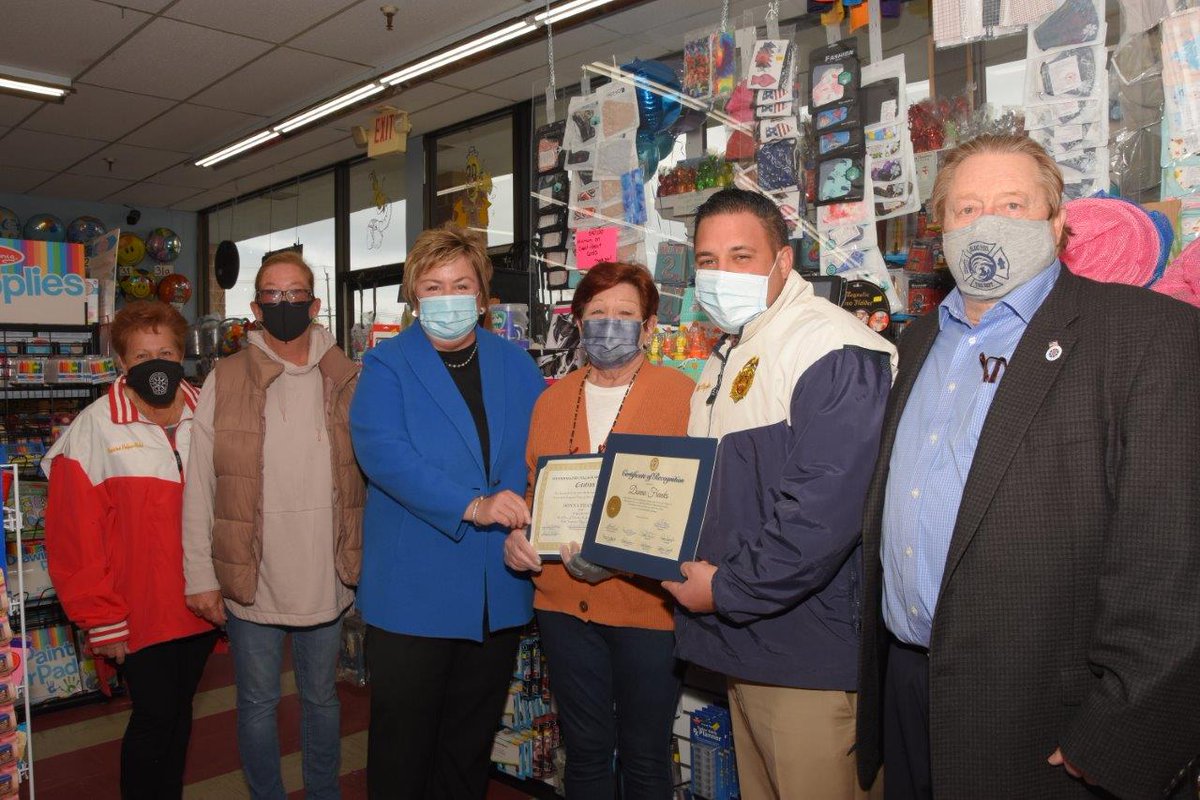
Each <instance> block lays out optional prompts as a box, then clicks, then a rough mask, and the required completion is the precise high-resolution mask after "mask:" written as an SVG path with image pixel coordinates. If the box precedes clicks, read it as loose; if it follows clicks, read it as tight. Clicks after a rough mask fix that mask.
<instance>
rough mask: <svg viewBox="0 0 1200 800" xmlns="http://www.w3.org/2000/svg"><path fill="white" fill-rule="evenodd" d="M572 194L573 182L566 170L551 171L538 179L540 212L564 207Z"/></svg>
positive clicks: (538, 206)
mask: <svg viewBox="0 0 1200 800" xmlns="http://www.w3.org/2000/svg"><path fill="white" fill-rule="evenodd" d="M570 195H571V184H570V181H569V180H568V178H567V173H565V172H551V173H549V174H547V175H542V176H540V177H539V178H538V179H537V208H538V213H539V214H540V213H542V212H544V211H547V210H550V209H553V208H559V207H562V206H563V205H564V204H565V203H566V202H567V198H568V197H570Z"/></svg>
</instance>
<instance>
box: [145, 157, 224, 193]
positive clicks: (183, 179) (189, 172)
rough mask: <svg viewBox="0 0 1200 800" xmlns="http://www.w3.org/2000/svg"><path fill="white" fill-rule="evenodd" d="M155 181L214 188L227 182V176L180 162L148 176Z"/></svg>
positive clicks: (186, 186)
mask: <svg viewBox="0 0 1200 800" xmlns="http://www.w3.org/2000/svg"><path fill="white" fill-rule="evenodd" d="M150 177H151V179H152V180H153V181H154V182H155V183H161V184H164V185H166V186H180V187H185V188H189V189H194V190H199V189H215V188H216V187H218V186H220V185H221V184H223V183H228V182H229V178H228V177H227V176H225V175H220V174H218V173H217V172H214V171H213V170H211V169H204V168H202V167H197V166H196V165H194V164H192V163H191V162H188V163H187V164H180V165H178V166H175V167H171V168H169V169H165V170H163V171H162V172H158V173H155V174H154V175H151V176H150Z"/></svg>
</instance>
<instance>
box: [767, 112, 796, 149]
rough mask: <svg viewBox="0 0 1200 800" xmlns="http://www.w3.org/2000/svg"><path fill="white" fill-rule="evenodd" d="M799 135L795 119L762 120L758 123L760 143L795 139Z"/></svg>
mask: <svg viewBox="0 0 1200 800" xmlns="http://www.w3.org/2000/svg"><path fill="white" fill-rule="evenodd" d="M799 135H800V123H799V122H798V121H797V119H796V118H795V117H780V118H779V119H769V120H763V121H762V122H760V123H758V140H759V141H760V142H764V143H765V142H777V141H781V140H783V139H795V138H797V137H798V136H799Z"/></svg>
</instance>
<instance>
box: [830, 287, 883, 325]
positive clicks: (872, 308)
mask: <svg viewBox="0 0 1200 800" xmlns="http://www.w3.org/2000/svg"><path fill="white" fill-rule="evenodd" d="M842 308H844V309H846V310H847V311H849V312H850V313H851V314H853V315H854V316H855V317H857V318H858V320H859V321H860V322H862V323H863V324H864V325H867V326H868V327H870V328H871V330H873V331H875V332H876V333H883V332H884V331H885V330H887V328H888V326H889V325H891V324H892V316H891V308H890V306H889V304H888V302H887V297H886V296H885V295H884V291H883V288H882V287H880V286H877V285H875V284H874V283H871V282H870V281H865V280H852V281H850V282H849V283H847V284H846V293H845V297H844V298H843V299H842Z"/></svg>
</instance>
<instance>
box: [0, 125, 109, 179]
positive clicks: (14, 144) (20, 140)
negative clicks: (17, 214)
mask: <svg viewBox="0 0 1200 800" xmlns="http://www.w3.org/2000/svg"><path fill="white" fill-rule="evenodd" d="M104 144H105V143H104V142H98V141H96V140H94V139H78V138H76V137H74V136H60V135H58V134H57V133H37V132H35V131H26V130H21V129H20V128H18V129H17V130H15V131H12V132H11V133H9V134H8V136H5V137H4V139H3V140H2V141H0V166H4V167H5V168H7V167H27V168H31V169H48V170H53V171H55V172H58V171H59V170H64V169H66V168H67V167H69V166H71V165H72V164H74V163H75V162H76V161H79V160H80V159H81V158H83V157H85V156H88V155H90V154H92V153H94V152H96V151H97V150H99V149H100V148H102V147H104ZM3 171H4V170H0V172H3Z"/></svg>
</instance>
